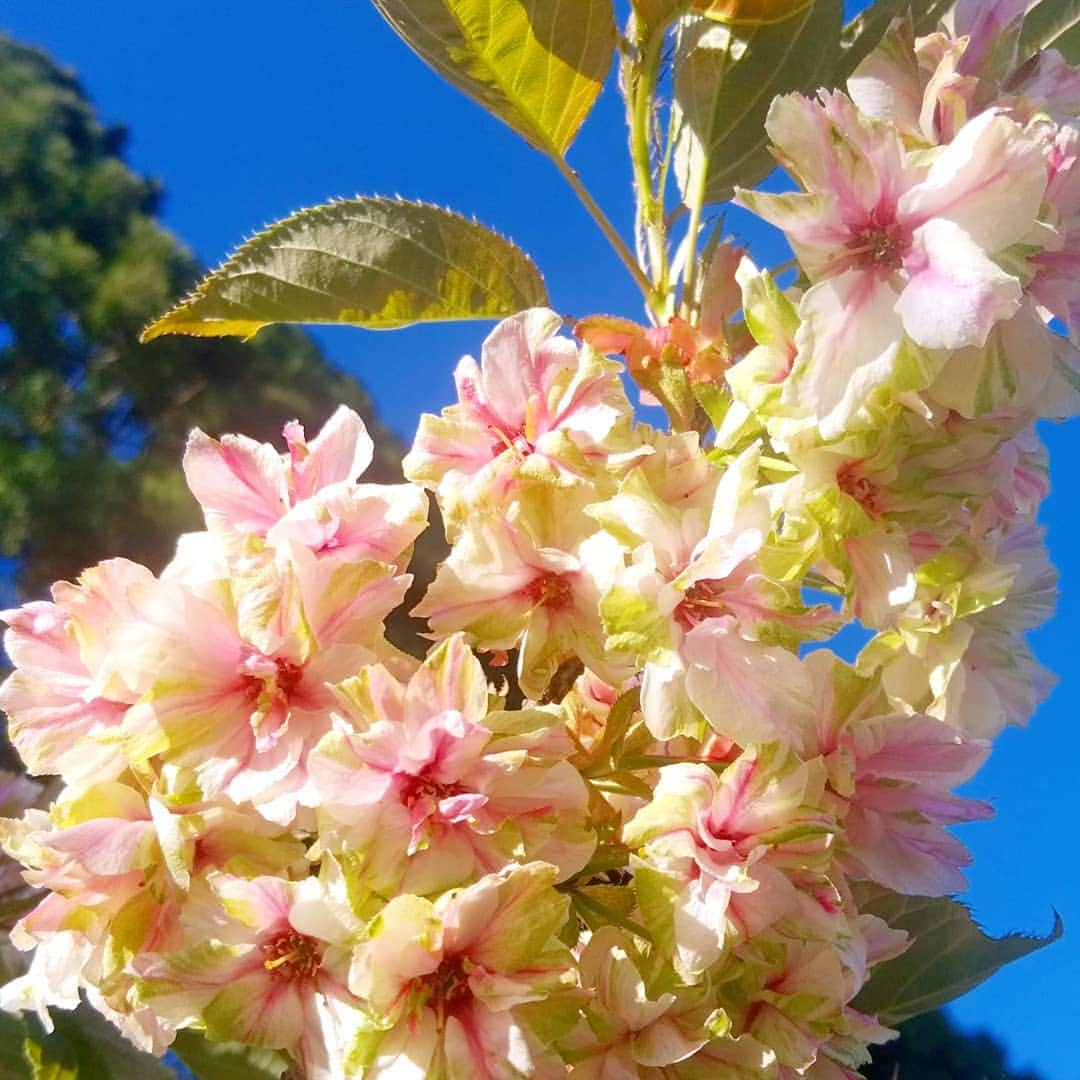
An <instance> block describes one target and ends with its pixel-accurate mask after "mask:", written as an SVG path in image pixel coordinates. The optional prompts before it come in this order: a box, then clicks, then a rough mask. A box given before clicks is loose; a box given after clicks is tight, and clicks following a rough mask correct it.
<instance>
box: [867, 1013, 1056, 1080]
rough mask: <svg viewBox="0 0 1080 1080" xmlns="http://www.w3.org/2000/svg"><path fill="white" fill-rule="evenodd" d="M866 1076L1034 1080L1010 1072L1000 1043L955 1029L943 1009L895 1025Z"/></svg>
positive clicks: (882, 1079)
mask: <svg viewBox="0 0 1080 1080" xmlns="http://www.w3.org/2000/svg"><path fill="white" fill-rule="evenodd" d="M863 1075H864V1076H865V1077H866V1080H1040V1077H1039V1075H1038V1074H1037V1073H1033V1072H1027V1071H1024V1072H1013V1071H1012V1070H1010V1069H1009V1068H1008V1067H1007V1060H1006V1054H1005V1050H1004V1048H1003V1047H1002V1045H1001V1044H1000V1043H999V1042H997V1041H996V1040H995V1039H993V1038H992V1037H991V1036H989V1035H987V1034H985V1033H978V1034H974V1035H968V1034H966V1033H965V1032H962V1031H960V1030H958V1029H957V1028H956V1027H955V1026H954V1025H953V1023H952V1021H951V1020H950V1019H949V1017H948V1014H947V1013H944V1012H932V1013H926V1014H925V1015H923V1016H916V1017H915V1018H914V1019H913V1020H909V1021H907V1023H905V1024H902V1025H901V1026H900V1038H899V1039H896V1040H894V1041H893V1042H891V1043H888V1044H887V1045H885V1046H881V1047H878V1048H877V1050H876V1051H875V1053H874V1063H873V1065H868V1066H867V1067H866V1068H865V1069H864V1070H863Z"/></svg>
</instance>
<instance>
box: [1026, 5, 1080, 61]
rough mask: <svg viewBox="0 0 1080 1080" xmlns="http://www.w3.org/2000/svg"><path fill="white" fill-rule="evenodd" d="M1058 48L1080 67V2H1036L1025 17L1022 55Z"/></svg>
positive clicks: (1066, 57)
mask: <svg viewBox="0 0 1080 1080" xmlns="http://www.w3.org/2000/svg"><path fill="white" fill-rule="evenodd" d="M1040 49H1057V50H1058V52H1060V53H1062V54H1063V55H1064V57H1065V59H1066V60H1068V61H1069V63H1070V64H1080V0H1034V3H1032V4H1031V5H1030V7H1029V9H1028V13H1027V15H1026V16H1025V18H1024V30H1023V33H1022V35H1021V37H1020V55H1021V56H1024V57H1026V56H1030V55H1031V54H1032V53H1035V52H1038V51H1039V50H1040Z"/></svg>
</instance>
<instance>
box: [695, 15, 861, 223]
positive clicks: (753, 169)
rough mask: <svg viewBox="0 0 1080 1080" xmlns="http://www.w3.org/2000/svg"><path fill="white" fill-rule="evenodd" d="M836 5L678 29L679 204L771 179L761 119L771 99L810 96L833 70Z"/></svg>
mask: <svg viewBox="0 0 1080 1080" xmlns="http://www.w3.org/2000/svg"><path fill="white" fill-rule="evenodd" d="M842 15H843V4H842V3H841V2H840V0H818V2H817V3H815V4H813V5H812V6H810V7H808V8H805V9H804V10H803V11H801V12H800V13H798V14H796V15H794V16H792V17H791V18H789V19H785V20H784V21H783V22H779V23H774V24H770V25H767V26H756V27H737V26H725V25H723V24H721V23H716V22H712V21H710V20H709V19H703V18H697V19H687V20H685V21H684V22H683V24H682V26H681V28H680V33H679V41H678V45H677V49H676V55H675V105H674V107H675V110H676V122H677V125H678V126H677V133H676V144H675V155H676V157H675V165H676V176H677V179H678V183H679V190H680V191H681V192H682V196H683V201H684V202H686V203H687V204H688V205H691V204H692V203H693V202H694V201H696V200H697V199H698V197H699V193H703V202H704V203H714V202H721V201H723V200H724V199H727V198H729V197H730V196H731V192H732V189H733V188H734V187H735V186H736V185H741V186H744V187H750V186H752V185H754V184H756V183H758V182H759V181H760V180H762V179H763V178H764V177H765V176H767V175H768V173H769V172H771V171H772V169H773V167H774V165H775V162H774V161H773V158H772V156H771V154H770V153H769V150H768V137H767V136H766V134H765V116H766V114H767V113H768V111H769V105H770V103H771V102H772V99H773V98H774V97H775V96H776V95H777V94H783V93H788V92H790V91H794V90H802V91H808V92H812V91H814V90H816V89H817V88H818V87H819V86H821V85H825V84H826V83H827V82H828V76H829V75H830V74H831V73H832V71H833V69H834V68H835V66H836V52H837V47H838V46H837V42H838V40H839V37H840V27H841V21H842Z"/></svg>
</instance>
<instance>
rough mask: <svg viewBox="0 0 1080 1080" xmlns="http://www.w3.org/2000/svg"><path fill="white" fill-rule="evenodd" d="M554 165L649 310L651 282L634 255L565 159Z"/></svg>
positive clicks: (651, 294) (652, 299) (559, 158)
mask: <svg viewBox="0 0 1080 1080" xmlns="http://www.w3.org/2000/svg"><path fill="white" fill-rule="evenodd" d="M555 164H556V165H557V166H558V168H559V172H561V173H562V175H563V178H564V179H565V180H566V182H567V183H568V184H569V185H570V187H571V188H573V191H574V194H575V195H577V197H578V199H579V200H580V202H581V204H582V206H584V207H585V209H586V210H587V211H588V212H589V216H590V217H591V218H592V219H593V221H595V222H596V224H597V225H598V226H599V228H600V231H601V232H602V233H603V234H604V236H605V237H607V241H608V243H609V244H611V246H612V248H614V250H615V254H616V255H618V256H619V258H620V259H621V260H622V263H623V265H624V266H625V267H626V269H627V270H629V271H630V276H631V277H632V278H633V279H634V281H635V282H636V283H637V286H638V288H639V289H641V291H642V293H643V295H644V297H645V301H646V303H647V304H648V305H649V307H650V308H651V307H652V306H653V303H654V300H655V294H654V290H653V286H652V282H650V281H649V279H648V277H646V275H645V272H644V271H643V270H642V269H641V266H640V265H639V264H638V261H637V259H636V258H635V257H634V253H633V252H632V251H631V250H630V248H629V247H628V246H627V244H626V241H625V240H623V238H622V237H621V236H620V235H619V231H618V229H616V228H615V226H614V225H612V223H611V220H610V219H609V218H608V216H607V214H605V213H604V211H603V209H602V208H601V206H600V204H599V203H598V202H597V201H596V200H595V199H594V198H593V197H592V195H591V194H590V192H589V189H588V188H587V187H586V186H585V185H584V184H583V183H582V182H581V177H580V176H578V174H577V172H576V171H575V170H574V169H573V168H572V167H571V165H570V163H569V162H568V161H567V160H566V158H564V157H561V156H560V157H556V158H555Z"/></svg>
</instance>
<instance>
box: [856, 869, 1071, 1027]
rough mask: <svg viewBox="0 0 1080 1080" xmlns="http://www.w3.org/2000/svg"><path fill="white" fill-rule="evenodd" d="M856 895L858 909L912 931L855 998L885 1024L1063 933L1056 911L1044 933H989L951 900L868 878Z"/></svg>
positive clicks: (952, 995) (962, 990)
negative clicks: (913, 893)
mask: <svg viewBox="0 0 1080 1080" xmlns="http://www.w3.org/2000/svg"><path fill="white" fill-rule="evenodd" d="M856 896H857V899H858V902H859V910H860V911H861V912H864V913H866V914H869V915H877V916H878V917H879V918H881V919H884V920H885V921H886V922H887V923H888V924H889V925H890V926H892V927H894V928H896V929H898V930H906V931H907V932H908V933H909V934H910V935H911V937H912V943H911V945H910V946H909V947H908V949H907V951H906V952H904V953H903V954H902V955H901V956H898V957H896V959H894V960H889V961H886V962H885V963H883V964H880V965H879V966H878V967H876V968H874V971H873V974H872V975H871V977H870V981H869V982H868V983H867V984H866V986H865V987H863V989H862V992H861V993H860V994H859V996H858V997H857V998H856V999H855V1001H854V1005H855V1007H856V1008H857V1009H859V1010H861V1011H863V1012H867V1013H872V1014H873V1015H875V1016H877V1017H878V1019H879V1020H880V1021H881V1022H882V1023H883V1024H888V1025H895V1024H899V1023H900V1022H902V1021H903V1020H906V1019H908V1018H909V1017H912V1016H918V1015H919V1014H920V1013H924V1012H929V1011H930V1010H931V1009H937V1008H940V1007H941V1006H942V1005H945V1004H947V1003H948V1002H950V1001H953V1000H954V999H956V998H958V997H960V995H961V994H966V993H967V992H968V991H969V990H971V989H973V988H974V987H976V986H978V985H979V983H981V982H983V981H985V980H986V979H988V978H989V977H990V976H991V975H993V974H994V972H995V971H997V970H998V969H999V968H1001V967H1004V966H1005V965H1006V964H1008V963H1011V962H1012V961H1013V960H1019V959H1020V958H1021V957H1023V956H1027V955H1028V953H1031V952H1034V951H1035V950H1036V949H1041V948H1042V947H1043V946H1044V945H1049V944H1050V943H1051V942H1053V941H1056V940H1057V939H1058V938H1059V937H1061V934H1062V924H1061V919H1060V918H1059V917H1057V916H1056V915H1055V918H1054V926H1053V929H1052V930H1051V931H1050V933H1049V934H1047V935H1046V937H1041V938H1040V937H1029V936H1027V935H1025V934H1008V935H1007V936H1005V937H1003V938H991V937H988V936H987V935H986V934H984V933H983V932H982V930H980V929H979V927H978V925H977V924H976V923H975V920H974V919H972V917H971V913H970V912H969V911H968V909H967V908H966V907H964V905H963V904H960V903H957V901H955V900H949V899H941V898H937V899H928V898H926V897H919V896H901V895H900V894H899V893H894V892H892V891H891V890H889V889H883V888H882V887H881V886H879V885H870V884H863V885H860V886H859V887H858V889H857V892H856Z"/></svg>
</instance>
